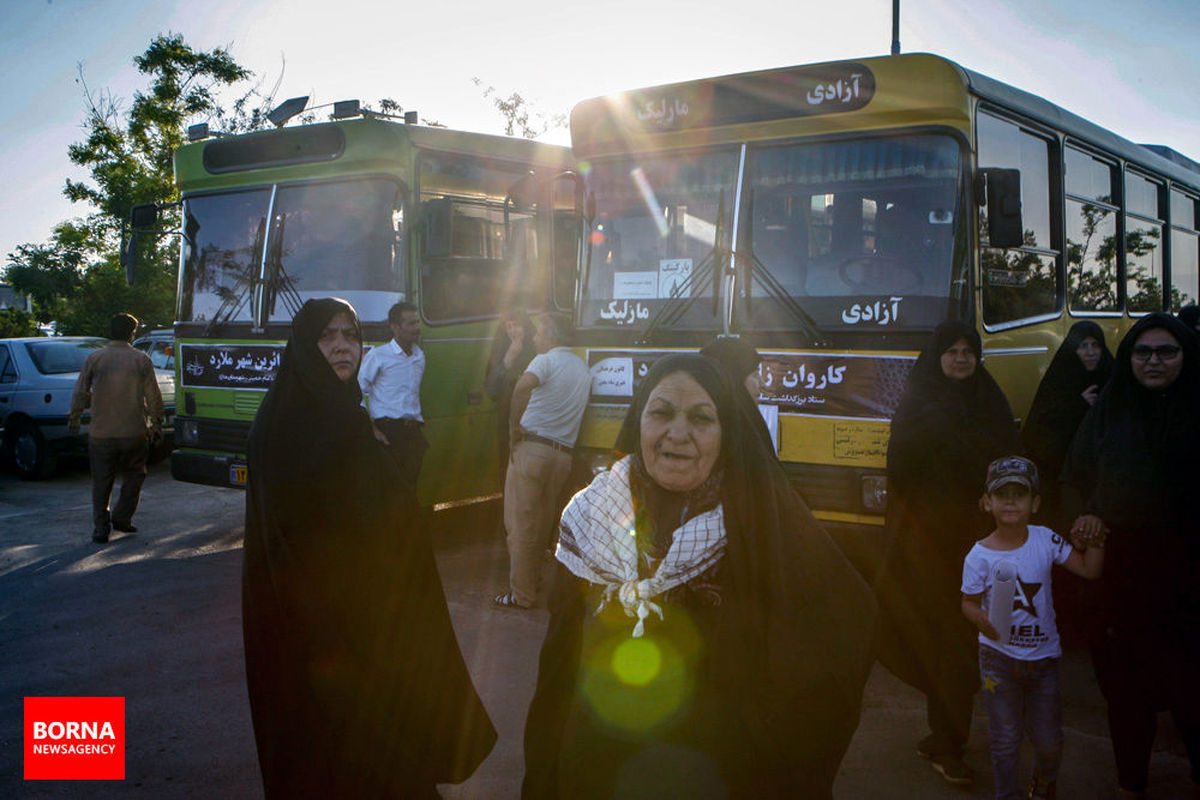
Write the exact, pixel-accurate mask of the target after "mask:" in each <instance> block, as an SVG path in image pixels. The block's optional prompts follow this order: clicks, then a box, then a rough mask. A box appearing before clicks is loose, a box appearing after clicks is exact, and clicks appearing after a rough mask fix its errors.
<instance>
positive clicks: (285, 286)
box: [264, 178, 405, 322]
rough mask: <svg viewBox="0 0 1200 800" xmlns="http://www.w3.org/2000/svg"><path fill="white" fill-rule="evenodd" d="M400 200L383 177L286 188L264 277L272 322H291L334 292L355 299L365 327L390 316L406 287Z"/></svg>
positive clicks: (276, 215) (281, 190)
mask: <svg viewBox="0 0 1200 800" xmlns="http://www.w3.org/2000/svg"><path fill="white" fill-rule="evenodd" d="M400 197H402V195H401V194H400V192H399V187H398V186H397V185H396V183H395V182H394V181H390V180H386V179H383V178H371V179H362V180H351V181H337V182H330V183H307V184H297V185H292V186H280V187H279V192H278V194H277V196H276V198H275V213H274V215H273V220H272V231H271V238H270V242H269V244H268V247H269V249H268V252H267V270H266V276H265V279H264V282H265V284H266V288H267V298H268V303H267V313H268V319H269V320H270V321H272V322H281V321H287V320H290V319H291V318H292V317H293V316H294V315H295V313H296V312H297V311H299V310H300V305H301V304H303V302H304V301H305V300H308V299H309V298H312V297H327V296H329V295H337V296H338V297H342V298H345V299H346V300H349V301H350V303H351V304H353V306H354V307H355V309H356V310H357V311H358V316H359V319H362V320H363V321H365V322H374V321H380V320H385V319H387V312H388V309H389V308H391V306H392V304H393V303H395V302H396V301H397V300H398V299H399V297H400V293H401V292H403V291H404V290H405V287H404V282H403V281H404V265H403V255H402V254H403V251H404V248H403V247H402V246H401V244H400V241H399V240H400V239H401V238H402V236H403V231H401V230H397V229H396V227H395V226H396V224H397V222H399V221H401V220H402V219H403V216H402V215H401V214H397V213H396V210H397V209H399V208H401V207H402V206H401V203H400V201H399V199H398V198H400ZM273 267H274V268H273ZM272 299H273V300H274V302H271V300H272Z"/></svg>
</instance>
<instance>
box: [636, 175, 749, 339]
mask: <svg viewBox="0 0 1200 800" xmlns="http://www.w3.org/2000/svg"><path fill="white" fill-rule="evenodd" d="M713 227H714V232H713V246H712V249H711V250H709V251H708V254H707V255H706V256H704V258H703V259H701V260H700V263H699V264H697V265H696V268H695V269H693V270H692V271H691V273H690V274H689V275H688V276H687V277H686V278H684V279H683V280H682V281H681V282H680V283H678V284H676V285H675V288H673V289H672V290H671V296H670V297H668V298H667V300H666V302H665V303H663V304H662V305H661V306H660V307H659V309H658V311H657V312H656V313H655V314H654V316H653V317H652V318H651V319H650V324H648V325H647V326H646V329H645V330H644V331H642V334H641V336H639V337H638V338H637V340H636V344H638V345H646V344H649V343H650V337H651V336H652V335H653V334H654V333H655V332H656V331H657V330H658V329H659V328H660V327H661V326H663V325H668V326H669V325H674V324H675V323H676V322H678V321H679V320H680V318H681V317H683V315H684V314H686V313H687V311H688V309H690V308H691V307H692V304H693V303H695V302H696V299H697V298H698V297H700V293H701V292H702V291H703V290H704V285H705V284H706V283H708V282H709V281H710V280H711V281H712V288H713V315H714V316H715V315H716V313H717V311H718V310H719V306H720V299H721V298H720V290H719V283H720V282H719V281H718V280H717V277H718V276H719V275H720V274H721V266H722V265H723V264H724V262H725V259H726V257H727V254H726V253H725V251H724V250H723V249H722V247H721V243H722V242H723V241H725V192H724V190H722V191H721V195H720V197H719V198H718V200H717V223H716V225H715V226H713Z"/></svg>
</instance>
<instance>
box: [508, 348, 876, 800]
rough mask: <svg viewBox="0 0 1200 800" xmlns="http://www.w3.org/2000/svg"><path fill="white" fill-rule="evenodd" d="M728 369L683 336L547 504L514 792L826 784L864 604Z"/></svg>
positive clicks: (864, 647)
mask: <svg viewBox="0 0 1200 800" xmlns="http://www.w3.org/2000/svg"><path fill="white" fill-rule="evenodd" d="M762 425H763V422H762V418H761V416H760V415H759V413H758V411H757V409H755V408H754V405H753V403H752V402H751V401H750V398H749V396H748V395H747V393H746V392H745V391H744V390H741V387H736V388H735V387H732V386H731V385H730V383H729V382H728V380H727V379H726V378H724V377H723V376H722V375H721V373H720V372H719V371H718V369H717V367H716V366H715V365H714V364H713V363H712V362H710V361H708V360H707V359H704V358H703V357H700V356H694V355H673V356H668V357H666V358H664V359H661V360H660V361H658V362H657V363H656V364H655V365H654V367H653V368H652V369H651V370H650V373H649V374H648V375H647V377H646V379H645V381H644V383H643V384H642V385H641V386H640V387H639V388H638V391H637V393H636V395H635V397H634V402H633V405H632V407H631V408H630V411H629V414H628V416H627V417H626V420H625V424H624V426H623V428H622V431H621V435H620V437H619V438H618V442H617V445H618V450H619V451H620V452H622V453H624V454H625V455H624V457H623V458H621V459H620V460H619V461H618V462H617V463H616V464H615V465H614V466H613V468H612V470H610V471H609V472H607V473H603V474H601V475H600V476H599V477H597V478H596V480H595V481H594V482H593V483H592V485H591V486H589V487H588V488H587V489H585V490H583V491H582V492H580V493H579V494H578V495H576V497H575V498H574V499H573V500H572V501H571V504H570V505H569V506H568V508H567V510H566V511H565V512H564V514H563V520H562V525H561V529H560V538H559V545H558V551H557V554H556V555H557V560H558V565H557V571H556V574H555V578H554V581H553V585H552V588H551V595H550V600H549V606H550V611H551V620H550V627H549V630H548V631H547V634H546V641H545V643H544V645H543V647H542V654H541V660H540V667H539V673H538V682H537V689H536V692H535V695H534V699H533V702H532V704H531V706H530V710H529V716H528V720H527V723H526V730H525V764H526V774H525V783H524V786H523V790H522V795H523V797H526V798H567V797H570V798H592V797H605V798H611V797H622V798H624V797H668V796H671V797H689V798H708V797H714V798H715V797H728V798H743V797H755V798H772V797H780V798H782V797H787V798H827V797H830V796H831V790H832V784H833V779H834V777H835V775H836V773H837V768H838V765H839V763H840V762H841V758H842V756H843V754H844V753H845V750H846V747H847V746H848V744H849V741H850V737H851V735H852V734H853V733H854V730H855V728H856V727H857V725H858V718H859V712H860V703H861V699H862V691H863V686H864V684H865V682H866V678H867V674H868V672H869V669H870V664H871V659H872V655H873V654H872V651H871V641H872V636H873V633H874V622H875V607H874V603H873V600H872V597H871V593H870V591H869V589H868V588H867V586H866V584H865V583H864V582H863V581H862V580H861V578H859V576H858V574H857V573H856V572H855V571H854V569H853V567H851V566H850V564H849V562H848V561H847V560H846V559H845V558H844V557H843V555H842V554H841V552H840V551H839V550H838V549H837V547H836V546H835V545H834V544H833V542H832V540H831V539H830V538H829V536H828V534H826V533H825V531H824V530H823V529H822V528H821V527H820V526H819V524H818V523H817V522H816V520H815V519H814V518H813V517H812V515H811V514H810V513H809V511H808V509H807V508H806V507H805V505H804V503H803V501H802V500H801V499H800V498H799V496H798V495H797V494H796V493H795V492H794V491H793V490H792V488H791V486H790V485H789V483H788V481H787V478H786V476H785V475H784V473H783V471H782V468H781V467H780V466H779V463H778V461H777V460H776V459H775V458H774V454H773V453H771V452H770V451H769V450H768V448H767V446H766V444H765V442H766V441H767V438H766V437H765V436H764V435H763V432H762V431H760V430H759V429H760V428H761V427H762Z"/></svg>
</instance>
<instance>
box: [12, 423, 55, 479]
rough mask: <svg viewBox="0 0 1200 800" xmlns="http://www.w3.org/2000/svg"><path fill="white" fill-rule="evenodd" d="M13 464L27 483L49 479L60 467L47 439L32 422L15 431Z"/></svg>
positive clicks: (13, 437) (13, 436)
mask: <svg viewBox="0 0 1200 800" xmlns="http://www.w3.org/2000/svg"><path fill="white" fill-rule="evenodd" d="M10 441H11V442H12V455H13V463H14V464H16V467H17V474H18V475H20V476H21V478H22V479H24V480H27V481H37V480H43V479H45V478H49V477H50V476H51V475H53V474H54V468H55V467H56V466H58V458H57V457H56V456H55V454H54V451H53V450H52V449H51V448H50V444H49V443H48V442H47V441H46V437H45V436H43V435H42V432H41V431H39V430H38V428H37V426H36V425H34V424H33V423H32V422H23V423H21V424H20V426H19V427H18V428H17V429H16V430H15V431H13V434H12V438H11V439H10Z"/></svg>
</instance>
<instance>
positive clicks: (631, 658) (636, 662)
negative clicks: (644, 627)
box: [612, 639, 662, 686]
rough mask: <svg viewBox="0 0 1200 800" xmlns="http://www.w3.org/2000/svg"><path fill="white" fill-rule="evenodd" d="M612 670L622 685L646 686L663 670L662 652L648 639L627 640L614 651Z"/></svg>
mask: <svg viewBox="0 0 1200 800" xmlns="http://www.w3.org/2000/svg"><path fill="white" fill-rule="evenodd" d="M612 669H613V672H614V673H616V676H617V677H618V678H620V679H621V682H622V683H625V684H628V685H630V686H646V685H647V684H649V683H650V682H651V681H653V680H654V679H655V678H656V677H658V673H659V671H660V670H661V669H662V651H660V650H659V649H658V645H656V644H655V643H654V642H652V641H648V640H646V639H626V640H625V641H623V642H621V644H619V645H617V649H616V650H614V651H613V656H612Z"/></svg>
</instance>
